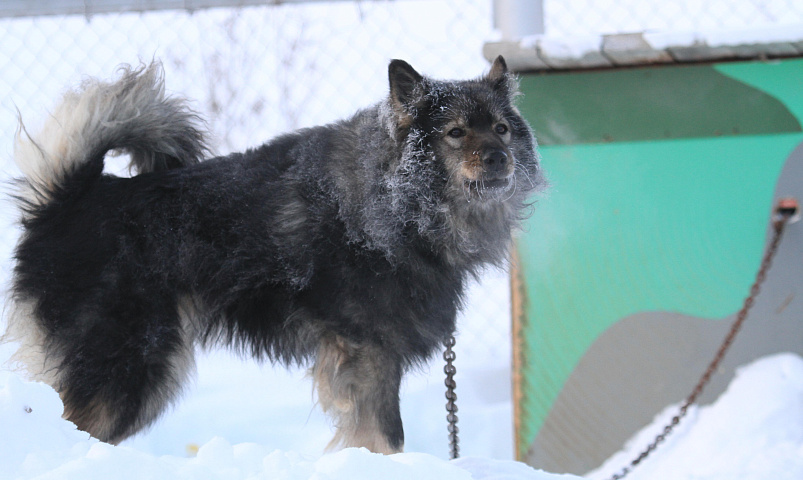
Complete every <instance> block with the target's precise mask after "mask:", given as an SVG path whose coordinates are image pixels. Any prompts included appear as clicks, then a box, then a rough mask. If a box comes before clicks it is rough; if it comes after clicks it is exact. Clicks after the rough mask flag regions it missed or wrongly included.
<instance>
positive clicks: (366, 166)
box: [6, 57, 543, 453]
mask: <svg viewBox="0 0 803 480" xmlns="http://www.w3.org/2000/svg"><path fill="white" fill-rule="evenodd" d="M389 79H390V94H389V96H388V97H387V98H386V99H384V100H383V101H381V102H379V103H378V104H376V105H374V106H372V107H370V108H367V109H365V110H361V111H359V112H357V113H356V114H355V115H354V116H352V117H351V118H349V119H347V120H343V121H339V122H336V123H333V124H330V125H325V126H320V127H315V128H308V129H304V130H299V131H297V132H294V133H289V134H286V135H283V136H280V137H278V138H276V139H274V140H272V141H270V142H268V143H266V144H264V145H262V146H259V147H257V148H254V149H252V150H247V151H245V152H243V153H233V154H231V155H227V156H224V157H217V158H211V159H209V160H205V161H201V160H202V158H203V157H204V155H205V154H206V153H207V149H206V143H205V139H204V135H205V134H204V132H203V131H202V128H201V126H200V122H199V119H198V118H197V116H196V115H195V114H194V113H193V112H192V111H191V110H189V109H188V108H187V107H186V105H185V103H184V102H183V101H181V100H179V99H176V98H170V97H167V96H165V93H164V84H163V79H162V73H161V68H160V66H159V65H151V66H147V67H140V68H138V69H132V68H123V69H122V73H121V75H120V78H119V79H118V80H117V81H114V82H110V83H105V82H101V81H97V80H87V81H85V82H84V84H83V85H82V86H81V87H80V88H79V89H78V90H77V91H72V92H70V93H68V94H67V95H66V96H65V98H64V100H63V102H62V103H61V105H60V106H59V107H58V108H57V109H56V110H55V111H54V113H53V114H52V116H51V117H50V118H49V119H48V120H47V122H46V124H45V126H44V128H43V130H42V132H41V133H40V134H38V135H33V136H32V135H29V134H28V133H27V131H25V129H24V128H21V133H20V134H19V135H18V138H17V148H16V151H15V156H16V160H17V163H18V164H19V167H20V169H21V170H22V171H23V173H24V174H25V178H23V179H20V180H19V186H20V192H19V194H18V201H19V204H20V206H21V210H22V220H21V223H22V227H23V234H22V236H21V238H20V240H19V244H18V245H17V248H16V251H15V259H16V266H15V269H14V276H13V285H12V296H13V306H14V309H13V310H14V311H13V314H12V315H11V318H10V320H9V330H8V332H7V333H8V334H7V336H6V338H7V339H11V340H16V341H18V342H19V343H20V345H21V347H20V349H19V351H18V352H17V354H16V357H15V358H16V360H18V361H19V362H21V363H23V364H25V366H26V367H27V370H28V372H29V373H30V374H31V375H32V377H33V378H35V379H38V380H42V381H45V382H47V383H49V384H50V385H52V386H53V387H54V388H55V389H56V390H57V391H58V392H59V393H60V395H61V398H62V400H63V401H64V405H65V410H64V416H65V418H67V419H68V420H70V421H72V422H74V423H75V424H76V425H77V426H78V428H80V429H82V430H85V431H87V432H89V433H90V434H91V435H93V436H94V437H96V438H98V439H100V440H103V441H106V442H110V443H117V442H120V441H121V440H123V439H125V438H126V437H128V436H130V435H132V434H134V433H136V432H137V431H139V430H141V429H142V428H144V427H146V426H148V425H149V424H151V423H152V422H153V421H154V420H155V419H156V418H157V417H158V416H159V415H160V413H161V412H163V411H164V409H165V407H166V406H167V405H169V404H170V402H171V401H173V400H175V398H176V397H177V395H178V393H179V392H180V390H181V385H182V383H183V382H184V381H185V380H186V379H187V376H188V373H190V372H191V371H192V369H193V367H194V361H193V351H194V348H195V345H196V344H201V345H206V346H211V345H217V344H221V345H226V346H230V347H232V348H235V349H237V350H239V351H241V352H244V353H247V354H250V355H253V356H254V357H256V358H258V359H269V360H270V361H277V362H284V363H287V364H293V363H308V364H310V365H311V372H312V375H313V378H314V383H315V387H316V388H317V394H318V400H319V402H320V404H321V406H322V407H323V409H324V410H325V411H326V412H327V413H329V414H331V415H332V417H333V418H334V421H335V425H336V427H337V433H336V435H335V438H334V439H333V441H332V445H333V446H338V445H342V446H361V447H367V448H368V449H370V450H372V451H374V452H385V453H390V452H398V451H401V449H402V447H403V442H404V433H403V429H402V422H401V417H400V415H399V385H400V382H401V379H402V375H403V374H404V373H405V371H407V370H408V369H410V367H411V366H414V365H416V364H420V363H422V362H424V361H425V360H426V359H427V358H429V357H430V356H431V355H432V354H433V352H435V351H436V350H437V349H438V348H439V346H440V345H441V344H442V342H443V341H444V340H445V339H447V338H448V337H449V336H450V335H452V333H453V332H454V330H455V315H456V313H457V311H458V309H459V307H460V305H461V301H462V296H463V292H464V289H465V286H466V283H467V281H468V280H469V279H470V277H472V275H476V274H477V272H478V271H479V270H480V269H482V268H483V267H484V266H486V265H488V264H492V265H503V264H504V263H505V262H506V259H507V256H508V249H509V246H510V243H511V231H512V230H513V229H515V227H516V226H517V225H518V224H519V222H520V220H521V217H522V215H523V213H524V212H525V211H526V207H527V203H526V202H527V197H528V195H529V194H530V193H532V192H533V191H535V190H537V189H538V188H539V187H540V186H541V185H542V184H543V180H542V176H541V172H540V170H539V165H538V156H537V154H536V151H535V141H534V139H533V135H532V132H531V130H530V128H529V126H528V125H527V123H526V122H525V121H524V119H523V118H522V117H521V115H520V114H519V112H518V111H517V110H516V108H515V107H514V105H513V103H512V99H513V97H514V96H515V95H516V93H517V85H516V83H515V79H514V78H512V76H511V75H510V74H509V73H508V71H507V68H506V66H505V62H504V60H503V59H502V58H501V57H499V58H498V59H496V61H495V62H494V64H493V66H492V67H491V70H490V72H489V73H488V74H487V75H486V76H483V77H481V78H478V79H474V80H467V81H439V80H434V79H431V78H428V77H423V76H422V75H420V74H419V73H418V72H416V71H415V70H414V69H413V68H412V67H411V66H410V65H408V64H407V63H405V62H404V61H401V60H394V61H392V62H391V63H390V66H389ZM111 151H123V152H127V153H128V154H129V155H130V158H131V165H132V167H133V168H134V169H135V170H136V172H137V174H136V175H135V176H133V177H131V178H120V177H116V176H112V175H108V174H104V173H103V168H104V157H105V155H106V154H107V153H109V152H111Z"/></svg>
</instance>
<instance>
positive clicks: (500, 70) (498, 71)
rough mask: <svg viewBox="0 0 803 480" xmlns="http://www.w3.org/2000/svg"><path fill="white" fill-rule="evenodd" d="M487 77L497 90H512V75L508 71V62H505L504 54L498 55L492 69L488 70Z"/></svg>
mask: <svg viewBox="0 0 803 480" xmlns="http://www.w3.org/2000/svg"><path fill="white" fill-rule="evenodd" d="M485 78H486V79H487V80H488V82H490V83H491V85H493V87H494V88H495V89H497V90H499V89H504V90H510V75H509V74H508V71H507V62H505V58H504V57H503V56H502V55H499V56H498V57H496V60H494V63H493V65H491V71H490V72H488V76H487V77H485Z"/></svg>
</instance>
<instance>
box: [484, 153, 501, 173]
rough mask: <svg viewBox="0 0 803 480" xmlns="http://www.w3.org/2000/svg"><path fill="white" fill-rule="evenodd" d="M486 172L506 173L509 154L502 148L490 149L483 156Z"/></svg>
mask: <svg viewBox="0 0 803 480" xmlns="http://www.w3.org/2000/svg"><path fill="white" fill-rule="evenodd" d="M482 165H483V166H484V167H485V171H486V173H489V174H504V173H505V172H506V170H507V154H506V153H505V152H504V151H502V150H489V151H487V152H485V154H484V155H483V156H482Z"/></svg>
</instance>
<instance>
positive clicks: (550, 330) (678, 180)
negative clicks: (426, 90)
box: [518, 60, 803, 455]
mask: <svg viewBox="0 0 803 480" xmlns="http://www.w3.org/2000/svg"><path fill="white" fill-rule="evenodd" d="M716 68H717V69H718V70H721V72H722V74H723V75H726V76H728V77H729V78H731V79H733V80H734V81H738V82H740V83H742V84H744V85H745V86H746V87H748V88H761V89H762V91H763V92H764V93H765V94H766V95H765V96H767V97H771V98H772V99H773V101H777V102H778V103H780V104H782V105H784V106H785V107H787V108H788V112H793V113H794V114H795V115H796V116H797V119H798V121H799V120H800V119H801V118H803V86H801V85H800V82H801V79H803V61H798V60H794V61H786V62H777V63H773V64H764V63H747V64H727V65H718V66H716ZM578 75H582V74H578ZM676 93H677V92H675V91H674V90H673V91H668V92H666V95H667V96H670V97H671V96H672V95H674V94H676ZM731 101H732V102H738V101H739V99H738V98H734V99H731ZM802 141H803V134H801V133H786V134H768V135H751V136H746V135H739V136H728V137H724V136H723V137H717V138H711V137H709V138H689V139H678V140H662V141H649V142H639V141H635V142H614V143H608V144H585V145H555V146H545V147H542V149H541V154H542V157H543V165H544V167H545V169H546V171H547V173H548V176H549V179H550V182H551V184H552V189H551V191H550V192H549V193H548V195H547V196H546V197H545V198H543V199H541V200H540V201H539V202H538V204H537V205H536V209H535V213H534V215H533V217H532V218H531V219H530V220H529V221H528V222H527V225H526V232H525V233H524V234H523V235H522V237H521V239H520V242H519V247H518V248H519V257H520V262H521V269H522V272H523V276H524V279H525V292H526V299H527V303H526V307H525V308H526V317H527V324H526V327H525V329H524V331H523V341H524V350H525V358H526V362H525V364H524V366H523V371H522V373H523V377H524V382H523V385H522V387H523V389H524V399H523V405H522V411H523V412H525V418H522V419H521V420H522V422H521V431H520V432H518V434H519V442H518V444H519V445H520V446H522V447H524V448H526V447H527V446H528V445H530V444H531V443H532V441H533V440H534V438H535V436H536V435H537V432H538V429H539V428H540V427H541V425H542V424H543V421H544V419H545V418H546V416H547V415H548V413H549V410H550V408H551V407H552V404H553V402H554V400H555V398H556V397H557V395H558V393H559V392H560V390H561V388H562V386H563V384H564V383H565V382H566V380H567V379H568V377H569V375H570V373H571V371H572V370H573V369H574V367H575V366H576V365H577V363H578V362H579V360H580V358H581V357H582V355H583V354H584V352H585V351H586V350H587V349H588V348H589V347H590V346H591V344H592V343H593V342H594V340H595V339H596V338H597V337H598V336H599V335H600V334H601V333H602V332H603V331H604V330H605V329H607V328H608V327H610V326H611V325H612V324H614V323H615V322H616V321H618V320H619V319H622V318H624V317H627V316H629V315H632V314H635V313H638V312H646V311H671V312H679V313H683V314H686V315H692V316H696V317H703V318H711V319H719V318H723V317H726V316H728V315H730V314H733V313H734V312H735V311H737V310H738V309H739V307H740V305H741V302H742V301H743V299H744V296H745V295H746V293H747V292H748V290H749V287H750V284H751V282H752V280H753V277H754V275H755V272H756V270H757V268H758V265H759V262H760V257H761V254H762V251H763V246H764V241H765V238H764V235H765V232H766V222H767V219H768V216H769V212H770V209H771V207H772V206H771V201H772V194H773V190H774V187H775V183H776V181H777V178H778V174H779V172H780V170H781V168H782V166H783V163H784V161H785V160H786V158H787V156H788V155H789V153H790V152H791V151H792V150H793V149H794V148H795V146H796V145H798V144H799V143H800V142H802ZM519 454H520V455H521V454H522V452H519Z"/></svg>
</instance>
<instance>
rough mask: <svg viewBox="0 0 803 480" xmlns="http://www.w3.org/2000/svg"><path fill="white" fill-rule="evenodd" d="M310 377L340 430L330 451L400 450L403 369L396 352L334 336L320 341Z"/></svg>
mask: <svg viewBox="0 0 803 480" xmlns="http://www.w3.org/2000/svg"><path fill="white" fill-rule="evenodd" d="M312 373H313V377H314V380H315V386H316V388H317V391H318V401H319V402H320V404H321V407H322V408H323V410H324V412H326V413H328V414H329V415H330V416H331V417H332V418H333V419H334V421H335V426H336V428H337V433H336V434H335V437H334V438H333V439H332V441H331V442H330V443H329V446H328V447H327V448H328V449H334V448H338V447H365V448H367V449H368V450H371V451H372V452H376V453H385V454H391V453H397V452H401V451H402V449H403V447H404V430H403V428H402V422H401V414H400V412H399V385H400V383H401V376H402V368H401V363H400V361H399V359H398V358H397V356H396V355H395V354H394V353H393V352H388V351H387V350H386V349H382V348H381V347H379V346H376V345H358V344H355V343H353V342H349V341H348V340H346V339H344V338H342V337H338V336H332V337H330V338H325V339H324V340H323V341H322V342H321V345H320V347H319V350H318V356H317V358H316V360H315V365H314V366H313V369H312Z"/></svg>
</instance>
